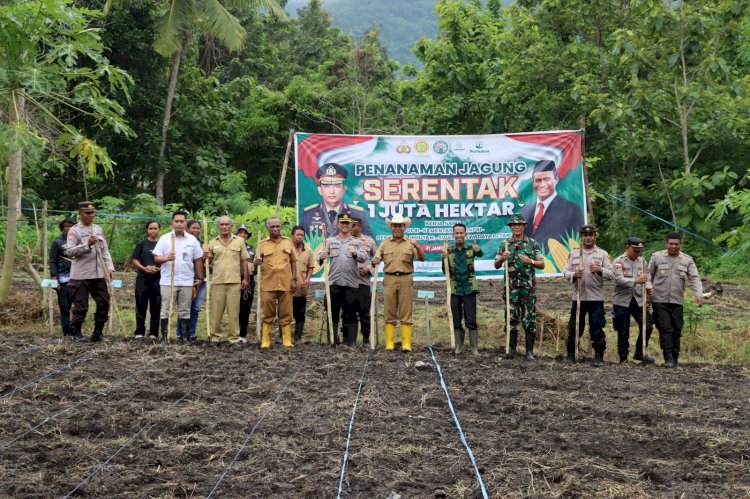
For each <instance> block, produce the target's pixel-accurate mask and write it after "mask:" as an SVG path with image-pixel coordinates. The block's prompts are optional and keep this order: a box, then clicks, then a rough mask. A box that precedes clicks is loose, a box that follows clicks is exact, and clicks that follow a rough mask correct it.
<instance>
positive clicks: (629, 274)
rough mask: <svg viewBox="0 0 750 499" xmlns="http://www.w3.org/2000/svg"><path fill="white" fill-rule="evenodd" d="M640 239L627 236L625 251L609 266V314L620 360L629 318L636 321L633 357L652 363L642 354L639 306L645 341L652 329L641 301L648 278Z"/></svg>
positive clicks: (626, 347) (625, 354)
mask: <svg viewBox="0 0 750 499" xmlns="http://www.w3.org/2000/svg"><path fill="white" fill-rule="evenodd" d="M643 249H644V246H643V240H642V239H640V238H638V237H629V238H628V240H627V247H626V248H625V253H623V254H622V255H620V256H618V257H617V258H615V260H614V261H613V262H612V266H613V267H614V269H615V294H614V296H613V297H612V315H613V322H614V327H615V331H617V353H618V354H619V355H620V363H623V362H627V360H628V350H629V347H630V317H631V316H632V317H633V319H635V322H636V324H638V339H637V340H636V343H635V355H634V356H633V360H640V361H643V363H645V364H653V362H654V359H653V358H652V357H650V356H648V355H647V356H646V357H645V358H644V356H643V307H646V344H647V345H648V341H649V339H650V338H651V332H652V331H653V329H654V325H653V321H652V320H651V314H650V313H649V312H648V304H647V303H643V285H644V284H645V285H646V288H647V289H648V288H650V287H651V279H650V277H649V275H648V272H646V260H645V259H644V258H643V256H641V255H642V254H643ZM647 292H648V291H647Z"/></svg>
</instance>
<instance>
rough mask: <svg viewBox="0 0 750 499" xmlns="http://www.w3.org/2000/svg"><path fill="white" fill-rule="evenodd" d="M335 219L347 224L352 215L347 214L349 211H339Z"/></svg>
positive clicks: (350, 220)
mask: <svg viewBox="0 0 750 499" xmlns="http://www.w3.org/2000/svg"><path fill="white" fill-rule="evenodd" d="M336 220H337V221H338V222H341V223H344V224H348V223H351V222H352V217H350V216H349V213H347V212H344V213H340V214H339V216H338V218H337V219H336Z"/></svg>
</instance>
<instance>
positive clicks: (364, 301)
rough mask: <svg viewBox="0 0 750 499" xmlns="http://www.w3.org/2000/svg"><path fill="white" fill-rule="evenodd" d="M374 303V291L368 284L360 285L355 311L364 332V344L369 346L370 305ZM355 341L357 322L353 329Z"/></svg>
mask: <svg viewBox="0 0 750 499" xmlns="http://www.w3.org/2000/svg"><path fill="white" fill-rule="evenodd" d="M371 302H372V290H371V289H370V286H369V285H367V284H360V285H359V288H358V289H357V295H356V299H355V310H356V312H357V318H358V319H359V328H360V330H361V331H362V344H363V345H367V344H368V343H369V342H370V303H371ZM352 334H353V335H354V338H355V339H354V341H356V337H357V329H356V321H355V326H354V327H353V328H352Z"/></svg>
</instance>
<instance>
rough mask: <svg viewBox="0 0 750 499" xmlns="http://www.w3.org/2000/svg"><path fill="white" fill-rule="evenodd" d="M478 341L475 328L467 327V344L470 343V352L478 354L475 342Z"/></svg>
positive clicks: (477, 333) (477, 332)
mask: <svg viewBox="0 0 750 499" xmlns="http://www.w3.org/2000/svg"><path fill="white" fill-rule="evenodd" d="M478 343H479V331H477V330H476V329H469V344H470V345H471V354H472V355H479V350H478V348H477V344H478Z"/></svg>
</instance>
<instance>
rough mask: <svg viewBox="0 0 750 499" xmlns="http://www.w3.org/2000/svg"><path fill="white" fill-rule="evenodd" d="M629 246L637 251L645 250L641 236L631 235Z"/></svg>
mask: <svg viewBox="0 0 750 499" xmlns="http://www.w3.org/2000/svg"><path fill="white" fill-rule="evenodd" d="M628 246H630V247H631V248H633V249H634V250H636V251H643V239H641V238H640V237H629V238H628Z"/></svg>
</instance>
